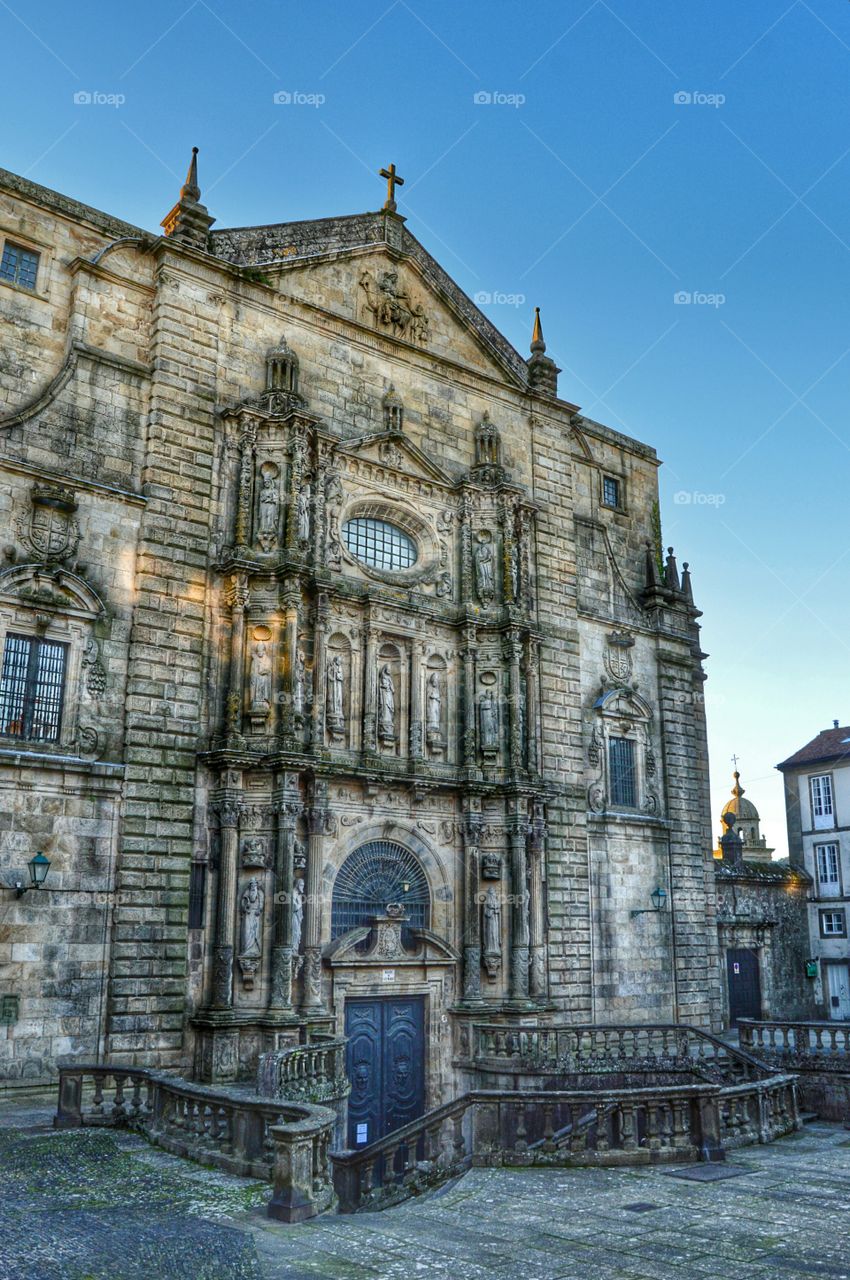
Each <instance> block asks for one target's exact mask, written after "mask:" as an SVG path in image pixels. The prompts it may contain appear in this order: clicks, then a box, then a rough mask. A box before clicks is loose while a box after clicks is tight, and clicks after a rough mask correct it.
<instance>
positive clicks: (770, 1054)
mask: <svg viewBox="0 0 850 1280" xmlns="http://www.w3.org/2000/svg"><path fill="white" fill-rule="evenodd" d="M738 1038H739V1040H740V1042H741V1045H742V1047H743V1048H744V1049H746V1050H749V1051H751V1052H752V1053H754V1054H757V1055H758V1056H759V1057H761V1058H765V1059H766V1060H767V1061H769V1062H773V1063H775V1062H781V1063H783V1064H784V1065H788V1066H791V1067H794V1068H799V1069H800V1070H805V1069H806V1068H813V1067H814V1068H816V1069H817V1070H819V1071H822V1070H828V1071H829V1070H832V1071H850V1022H837V1021H836V1022H803V1021H796V1020H794V1021H792V1020H788V1019H782V1020H776V1019H771V1020H769V1021H768V1020H759V1021H756V1020H755V1019H752V1018H741V1019H740V1021H739V1022H738Z"/></svg>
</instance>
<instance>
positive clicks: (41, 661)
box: [0, 634, 68, 742]
mask: <svg viewBox="0 0 850 1280" xmlns="http://www.w3.org/2000/svg"><path fill="white" fill-rule="evenodd" d="M67 658H68V646H67V645H66V644H57V643H56V642H55V641H53V640H39V639H36V638H35V637H34V636H17V635H11V634H10V635H7V636H6V644H5V646H4V649H3V674H2V676H0V733H2V734H9V735H10V736H11V737H15V738H27V739H30V740H32V741H35V742H58V741H59V731H60V728H61V726H62V700H63V695H64V692H65V666H66V663H67Z"/></svg>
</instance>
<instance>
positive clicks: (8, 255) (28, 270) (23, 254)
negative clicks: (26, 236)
mask: <svg viewBox="0 0 850 1280" xmlns="http://www.w3.org/2000/svg"><path fill="white" fill-rule="evenodd" d="M38 259H39V254H37V253H35V252H34V251H33V250H32V249H24V248H23V246H22V245H19V244H12V242H11V240H7V241H6V243H5V244H4V245H3V257H2V258H0V280H8V281H10V282H11V283H12V284H19V285H21V286H22V288H24V289H34V288H35V282H36V277H37V276H38Z"/></svg>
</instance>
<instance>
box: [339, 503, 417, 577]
mask: <svg viewBox="0 0 850 1280" xmlns="http://www.w3.org/2000/svg"><path fill="white" fill-rule="evenodd" d="M342 536H343V538H344V539H345V545H346V547H347V548H348V550H349V551H350V552H351V554H352V555H353V556H354V557H355V558H356V559H357V560H360V561H361V562H362V563H363V564H367V565H368V566H369V567H370V569H390V570H392V569H409V568H410V566H411V565H412V564H415V563H416V555H417V552H416V543H415V542H414V541H413V539H412V538H409V537H408V536H407V534H406V533H404V532H403V531H402V530H401V529H399V528H397V527H396V526H395V525H394V524H390V523H389V521H388V520H374V519H373V518H372V517H371V516H358V517H357V518H356V519H354V520H346V522H345V524H344V525H343V527H342Z"/></svg>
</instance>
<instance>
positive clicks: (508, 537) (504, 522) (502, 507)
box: [499, 497, 516, 604]
mask: <svg viewBox="0 0 850 1280" xmlns="http://www.w3.org/2000/svg"><path fill="white" fill-rule="evenodd" d="M499 517H500V524H501V526H502V593H503V595H502V599H503V600H504V602H505V604H513V602H514V598H515V591H514V587H515V585H516V584H515V581H514V556H515V555H516V546H515V543H514V507H513V503H512V502H511V500H510V498H508V497H502V499H501V501H500V502H499Z"/></svg>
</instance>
